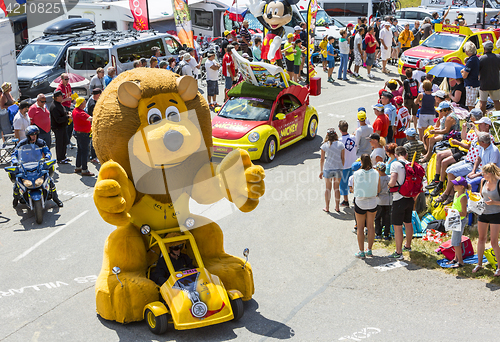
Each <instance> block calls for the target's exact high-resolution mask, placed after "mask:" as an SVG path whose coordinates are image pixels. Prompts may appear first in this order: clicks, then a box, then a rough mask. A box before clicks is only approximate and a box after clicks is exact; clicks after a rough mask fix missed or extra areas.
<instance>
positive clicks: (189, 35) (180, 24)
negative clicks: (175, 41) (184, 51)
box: [172, 0, 194, 48]
mask: <svg viewBox="0 0 500 342" xmlns="http://www.w3.org/2000/svg"><path fill="white" fill-rule="evenodd" d="M172 7H173V8H174V20H175V29H176V30H177V37H179V41H180V43H181V44H183V45H184V44H185V45H186V46H187V47H191V48H194V42H193V29H192V28H191V15H190V14H189V8H188V4H187V0H172Z"/></svg>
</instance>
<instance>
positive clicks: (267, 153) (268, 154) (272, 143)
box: [260, 136, 278, 163]
mask: <svg viewBox="0 0 500 342" xmlns="http://www.w3.org/2000/svg"><path fill="white" fill-rule="evenodd" d="M277 148H278V144H277V143H276V138H275V137H274V136H270V137H269V138H268V139H267V141H266V145H265V146H264V151H262V156H261V157H260V160H262V161H263V162H264V163H270V162H272V161H273V160H274V157H276V149H277Z"/></svg>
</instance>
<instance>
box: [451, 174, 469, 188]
mask: <svg viewBox="0 0 500 342" xmlns="http://www.w3.org/2000/svg"><path fill="white" fill-rule="evenodd" d="M451 182H452V183H453V184H454V185H462V186H467V179H465V178H464V177H462V176H458V177H457V178H455V179H454V180H452V181H451Z"/></svg>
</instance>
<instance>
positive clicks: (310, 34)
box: [304, 0, 318, 83]
mask: <svg viewBox="0 0 500 342" xmlns="http://www.w3.org/2000/svg"><path fill="white" fill-rule="evenodd" d="M317 13H318V1H317V0H311V1H310V2H309V9H308V10H307V45H306V42H304V45H305V46H307V83H309V81H310V80H311V77H313V76H315V75H316V71H315V70H314V65H313V64H312V63H311V56H312V54H313V53H314V30H315V29H316V14H317Z"/></svg>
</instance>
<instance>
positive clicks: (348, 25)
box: [346, 23, 354, 27]
mask: <svg viewBox="0 0 500 342" xmlns="http://www.w3.org/2000/svg"><path fill="white" fill-rule="evenodd" d="M346 27H354V24H353V23H349V24H347V26H346Z"/></svg>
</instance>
